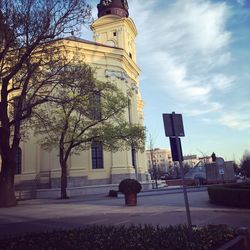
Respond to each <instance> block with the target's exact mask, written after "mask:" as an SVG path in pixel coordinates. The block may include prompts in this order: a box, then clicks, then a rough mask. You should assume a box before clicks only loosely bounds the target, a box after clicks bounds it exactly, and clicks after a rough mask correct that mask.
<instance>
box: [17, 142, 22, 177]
mask: <svg viewBox="0 0 250 250" xmlns="http://www.w3.org/2000/svg"><path fill="white" fill-rule="evenodd" d="M21 173H22V149H21V148H20V147H18V149H17V152H16V174H21Z"/></svg>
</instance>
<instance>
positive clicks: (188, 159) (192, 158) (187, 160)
mask: <svg viewBox="0 0 250 250" xmlns="http://www.w3.org/2000/svg"><path fill="white" fill-rule="evenodd" d="M199 161H200V160H199V159H198V157H197V155H184V156H183V164H188V165H189V166H190V167H192V168H193V167H194V166H195V165H196V164H197V163H198V162H199Z"/></svg>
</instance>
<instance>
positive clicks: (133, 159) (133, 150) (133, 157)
mask: <svg viewBox="0 0 250 250" xmlns="http://www.w3.org/2000/svg"><path fill="white" fill-rule="evenodd" d="M131 156H132V165H133V167H134V168H136V166H137V162H136V150H135V148H134V146H132V147H131Z"/></svg>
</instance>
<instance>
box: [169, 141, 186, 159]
mask: <svg viewBox="0 0 250 250" xmlns="http://www.w3.org/2000/svg"><path fill="white" fill-rule="evenodd" d="M169 141H170V148H171V154H172V159H173V161H183V154H182V148H181V139H180V138H178V141H176V138H174V137H169ZM177 143H179V145H180V159H179V156H178V148H177V147H178V145H177Z"/></svg>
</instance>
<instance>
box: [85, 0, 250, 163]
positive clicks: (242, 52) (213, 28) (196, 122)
mask: <svg viewBox="0 0 250 250" xmlns="http://www.w3.org/2000/svg"><path fill="white" fill-rule="evenodd" d="M89 2H90V4H92V6H93V16H94V18H95V19H96V16H97V11H96V4H97V3H98V2H99V1H98V0H90V1H89ZM128 4H129V14H130V17H131V18H132V19H133V21H134V22H135V24H136V27H137V30H138V36H137V40H136V47H137V64H138V66H139V67H140V69H141V76H140V91H141V95H142V99H143V100H144V103H145V107H144V118H145V126H146V128H147V136H148V138H149V135H151V138H152V142H153V147H154V148H167V149H169V148H170V146H169V139H168V138H167V137H165V133H164V127H163V121H162V114H163V113H172V112H176V113H180V114H182V116H183V122H184V130H185V137H182V138H181V142H182V151H183V154H184V155H191V154H197V155H198V156H203V155H211V154H212V153H213V152H215V154H216V155H217V156H220V157H223V158H224V159H225V160H236V161H239V160H240V159H241V158H242V156H243V154H244V152H245V150H250V98H249V97H250V0H224V1H223V0H128ZM82 35H83V37H85V38H86V39H90V40H92V36H91V31H90V29H89V28H86V29H84V30H83V34H82ZM147 148H149V140H147Z"/></svg>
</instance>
